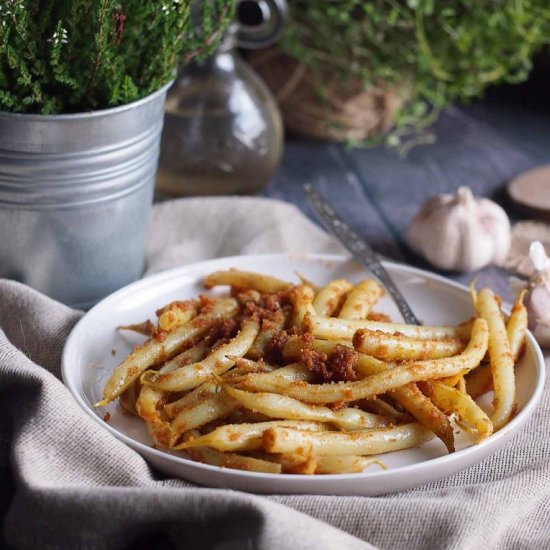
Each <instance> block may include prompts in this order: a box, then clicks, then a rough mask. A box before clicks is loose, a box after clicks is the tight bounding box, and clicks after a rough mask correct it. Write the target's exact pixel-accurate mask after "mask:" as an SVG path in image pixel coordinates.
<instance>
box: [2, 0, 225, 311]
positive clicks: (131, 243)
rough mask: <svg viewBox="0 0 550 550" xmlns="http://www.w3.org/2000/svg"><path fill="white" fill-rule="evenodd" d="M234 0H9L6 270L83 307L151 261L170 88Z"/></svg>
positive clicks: (207, 44) (206, 46)
mask: <svg viewBox="0 0 550 550" xmlns="http://www.w3.org/2000/svg"><path fill="white" fill-rule="evenodd" d="M233 12H234V0H204V1H202V2H197V1H194V0H163V1H158V2H157V1H155V2H142V1H140V0H119V1H113V0H49V1H47V2H39V1H37V0H0V235H2V239H0V277H7V278H13V279H17V280H20V281H23V282H25V283H27V284H30V285H32V286H34V287H35V288H37V289H38V290H41V291H43V292H45V293H47V294H49V295H50V296H52V297H54V298H57V299H59V300H61V301H63V302H66V303H68V304H71V305H73V306H78V307H87V306H89V305H91V304H93V303H94V302H96V301H97V300H98V299H100V298H102V297H103V296H105V295H106V294H108V293H110V292H112V291H113V290H115V289H116V288H119V287H120V286H123V285H124V284H127V283H128V282H130V281H131V280H133V279H136V278H137V277H139V276H140V275H141V273H142V272H143V267H144V240H145V229H146V224H147V218H148V213H149V209H150V206H151V202H152V196H153V186H154V179H155V172H156V167H157V159H158V153H159V143H160V132H161V129H162V123H163V115H164V98H165V95H166V90H167V88H168V86H169V84H170V82H171V81H172V80H173V78H174V76H175V70H176V67H177V65H178V63H180V62H183V63H184V64H185V63H186V62H188V61H190V60H191V59H193V58H194V57H196V56H201V55H202V56H204V55H207V54H208V53H209V52H210V51H211V50H212V49H213V48H214V47H216V45H217V43H218V41H219V39H220V38H221V36H222V34H223V30H224V29H225V27H226V26H227V24H228V23H229V21H230V20H231V18H232V16H233Z"/></svg>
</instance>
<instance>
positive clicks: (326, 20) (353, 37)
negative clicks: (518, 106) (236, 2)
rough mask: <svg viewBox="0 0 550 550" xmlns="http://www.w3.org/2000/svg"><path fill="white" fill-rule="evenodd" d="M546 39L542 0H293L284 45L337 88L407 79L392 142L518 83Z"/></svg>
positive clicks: (548, 17) (548, 13) (548, 30)
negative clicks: (452, 107) (446, 111)
mask: <svg viewBox="0 0 550 550" xmlns="http://www.w3.org/2000/svg"><path fill="white" fill-rule="evenodd" d="M548 42H550V2H549V1H548V0H316V1H315V2H312V1H311V0H291V1H290V18H289V23H288V27H287V32H286V33H285V36H284V39H283V42H282V48H283V49H284V50H285V51H286V52H287V53H288V54H290V55H292V56H293V57H295V58H297V59H299V60H301V61H303V62H304V63H306V64H307V65H308V66H310V67H311V68H313V69H314V70H315V71H316V72H317V74H318V75H320V76H321V75H327V74H331V75H334V76H335V77H336V79H340V81H341V82H342V85H343V86H345V85H346V81H348V79H349V78H355V79H356V78H360V79H361V80H362V81H363V82H364V84H365V86H366V87H368V86H371V85H375V84H380V83H395V84H397V85H401V84H402V83H403V82H404V81H406V82H410V87H411V89H410V90H409V93H410V98H411V99H410V101H409V102H408V104H407V107H406V108H405V109H402V110H401V113H400V114H399V115H398V119H397V120H396V125H397V130H396V131H395V132H393V133H392V134H391V135H390V139H391V140H393V141H396V140H399V135H400V131H399V129H400V128H401V129H403V133H406V130H405V129H406V128H407V127H408V128H410V127H411V126H413V127H418V126H419V125H421V124H422V121H423V120H426V121H428V120H429V118H430V117H429V113H430V112H431V113H432V114H433V113H436V112H437V110H438V109H440V108H442V107H444V106H446V105H449V104H450V103H451V102H454V101H456V100H467V99H468V98H471V97H474V96H477V95H479V94H480V93H481V92H482V91H483V90H484V89H485V88H486V87H487V86H488V85H489V84H492V83H499V82H520V81H522V80H524V79H525V78H526V77H527V75H528V73H529V71H530V69H531V58H532V56H533V53H534V52H535V51H536V50H538V49H539V48H541V46H543V45H544V44H547V43H548ZM320 80H322V78H320ZM320 91H321V92H322V82H321V88H320ZM427 105H431V106H433V107H434V108H435V109H432V110H429V109H428V108H427Z"/></svg>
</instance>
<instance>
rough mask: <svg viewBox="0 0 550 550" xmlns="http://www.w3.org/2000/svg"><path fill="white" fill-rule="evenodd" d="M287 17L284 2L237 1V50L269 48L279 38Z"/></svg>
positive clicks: (283, 0)
mask: <svg viewBox="0 0 550 550" xmlns="http://www.w3.org/2000/svg"><path fill="white" fill-rule="evenodd" d="M287 15H288V6H287V3H286V0H238V1H237V16H236V19H237V23H238V26H239V31H238V41H237V44H238V46H239V48H245V49H248V50H257V49H260V48H265V47H267V46H271V45H272V44H273V43H275V42H276V41H277V39H278V38H279V37H280V36H281V34H282V32H283V28H284V24H285V21H286V18H287Z"/></svg>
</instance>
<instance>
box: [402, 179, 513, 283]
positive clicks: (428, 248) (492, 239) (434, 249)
mask: <svg viewBox="0 0 550 550" xmlns="http://www.w3.org/2000/svg"><path fill="white" fill-rule="evenodd" d="M408 238H409V244H410V245H411V247H412V248H413V250H415V251H416V252H418V253H419V254H421V255H423V256H424V257H425V258H426V259H427V260H428V261H429V262H430V263H432V264H433V265H434V266H436V267H439V268H441V269H448V270H452V271H465V272H468V271H474V270H476V269H480V268H482V267H484V266H486V265H489V264H491V263H497V264H498V263H500V262H503V261H504V260H505V258H506V255H507V254H508V250H509V248H510V221H509V219H508V216H507V215H506V212H504V210H503V209H502V208H501V207H500V206H499V205H498V204H496V203H494V202H493V201H491V200H489V199H485V198H481V197H474V196H473V194H472V191H471V190H470V188H469V187H461V188H460V189H459V190H458V192H457V194H456V195H438V196H437V197H434V198H433V199H431V200H429V201H428V202H427V203H426V204H425V205H424V206H423V207H422V208H421V209H420V211H419V212H418V214H416V216H415V217H414V219H413V220H412V222H411V225H410V227H409V233H408Z"/></svg>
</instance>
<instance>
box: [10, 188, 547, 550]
mask: <svg viewBox="0 0 550 550" xmlns="http://www.w3.org/2000/svg"><path fill="white" fill-rule="evenodd" d="M279 251H310V252H338V251H341V249H340V247H339V245H338V244H337V243H335V242H333V241H332V240H331V239H330V238H329V237H328V236H327V235H325V234H324V233H323V232H322V231H321V230H320V229H318V228H317V227H316V226H315V225H313V224H312V223H311V222H309V221H308V220H307V219H306V218H305V217H303V216H302V215H301V214H300V213H299V211H298V210H296V209H295V208H294V207H293V206H291V205H288V204H285V203H282V202H278V201H272V200H267V199H259V198H231V199H229V198H215V199H186V200H179V201H173V202H168V203H164V204H160V205H157V206H155V208H154V211H153V216H152V223H151V227H150V234H149V242H148V249H147V258H148V271H149V273H152V272H155V271H159V270H162V269H166V268H170V267H174V266H178V265H182V264H186V263H188V262H193V261H197V260H204V259H207V258H213V257H218V256H228V255H234V254H241V253H258V252H279ZM81 315H82V313H81V312H77V311H73V310H71V309H69V308H67V307H65V306H63V305H61V304H59V303H56V302H54V301H52V300H50V299H49V298H46V297H44V296H42V295H40V294H39V293H37V292H35V291H33V290H31V289H29V288H27V287H25V286H23V285H21V284H18V283H15V282H11V281H0V419H1V420H0V482H1V485H0V495H1V496H2V498H3V501H2V503H1V504H0V513H1V511H2V509H3V508H2V505H4V504H5V506H4V508H5V509H6V508H7V510H8V511H7V514H6V517H5V519H4V536H5V540H6V542H7V543H8V544H9V545H11V546H13V547H16V548H63V549H66V548H121V547H124V546H127V545H131V544H140V543H141V544H142V545H143V547H145V546H146V545H151V546H153V545H155V544H156V545H159V546H161V547H170V546H173V547H177V548H187V549H194V548H200V549H205V550H206V549H219V550H222V549H223V550H233V549H235V550H241V549H250V550H253V549H262V550H264V549H265V550H277V549H280V548H287V549H293V550H294V549H295V550H301V549H304V550H306V549H316V550H324V549H327V550H328V549H331V550H332V549H334V550H336V549H338V550H340V549H369V548H384V549H401V548H402V549H407V550H411V549H415V548H434V549H435V548H437V549H439V548H456V549H458V548H460V549H469V548H472V549H474V548H475V549H478V548H484V550H490V549H497V548H498V549H503V548H509V549H515V548H522V547H523V548H526V547H529V548H548V547H549V546H550V522H549V521H548V518H549V514H550V460H549V458H548V457H549V456H550V401H549V396H548V391H549V390H548V388H546V390H545V395H544V398H543V402H542V404H541V406H540V407H539V408H538V410H537V411H536V413H535V416H534V418H533V419H532V421H531V422H529V424H528V425H527V426H526V427H525V428H524V429H523V430H522V431H521V433H520V434H519V435H518V436H517V437H516V438H515V439H514V440H513V441H512V442H511V443H510V444H509V445H508V446H507V447H506V448H504V449H502V450H501V451H500V452H498V453H496V454H495V455H493V456H492V457H490V458H488V459H486V460H484V461H483V462H481V463H480V464H478V465H476V466H474V467H472V468H469V469H467V470H465V471H463V472H461V473H459V474H457V475H454V476H452V477H450V478H447V479H445V480H443V481H440V482H437V483H433V484H431V485H427V486H424V487H421V488H418V489H413V490H409V491H406V492H403V493H397V494H392V495H387V496H381V497H376V498H366V497H331V496H311V495H305V496H304V495H294V496H284V495H272V496H256V495H250V494H245V493H240V492H237V491H230V490H223V489H208V488H204V487H198V486H196V485H193V484H191V483H188V482H186V481H183V480H179V479H167V478H165V477H164V476H162V475H160V474H158V473H156V472H155V471H153V470H151V468H150V467H149V466H148V465H147V463H146V462H145V461H144V460H143V459H142V458H141V457H140V456H139V455H138V454H137V453H135V452H134V451H133V450H131V449H130V448H129V447H127V446H126V445H124V444H123V443H121V442H119V441H118V440H117V439H115V438H114V437H113V436H112V435H111V434H109V433H108V432H107V431H106V430H104V429H103V428H101V426H100V425H99V424H98V423H96V422H95V421H94V420H93V419H92V418H90V417H89V416H88V415H87V414H86V413H84V412H83V411H82V410H81V409H80V408H79V406H78V405H77V404H76V402H75V401H74V400H73V398H72V397H71V395H70V393H69V391H68V390H67V389H65V387H64V386H63V384H62V383H61V381H60V355H61V351H62V349H63V345H64V342H65V339H66V337H67V335H68V333H69V332H70V330H71V328H72V327H73V325H74V324H75V323H76V321H78V319H79V318H80V317H81ZM0 546H1V541H0Z"/></svg>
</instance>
